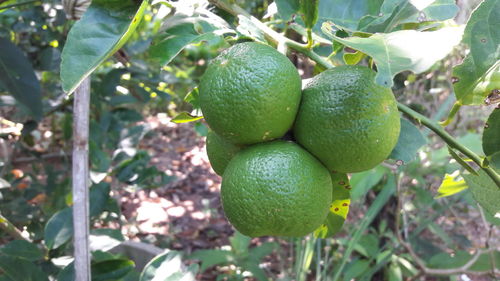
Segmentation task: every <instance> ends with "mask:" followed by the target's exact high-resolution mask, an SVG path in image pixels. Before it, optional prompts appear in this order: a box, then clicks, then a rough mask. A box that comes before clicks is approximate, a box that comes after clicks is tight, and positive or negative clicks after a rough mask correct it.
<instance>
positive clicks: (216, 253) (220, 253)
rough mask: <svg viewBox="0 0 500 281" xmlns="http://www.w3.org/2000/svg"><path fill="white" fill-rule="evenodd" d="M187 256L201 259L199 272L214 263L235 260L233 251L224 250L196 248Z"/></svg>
mask: <svg viewBox="0 0 500 281" xmlns="http://www.w3.org/2000/svg"><path fill="white" fill-rule="evenodd" d="M188 258H189V259H194V260H200V261H201V268H200V272H204V271H205V270H206V269H207V268H209V267H212V266H214V265H219V264H227V263H231V262H234V261H235V260H236V259H235V257H234V255H233V253H232V252H231V251H226V250H198V251H196V252H194V253H192V254H191V255H190V256H189V257H188Z"/></svg>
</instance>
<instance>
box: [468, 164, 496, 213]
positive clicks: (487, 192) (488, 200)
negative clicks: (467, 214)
mask: <svg viewBox="0 0 500 281" xmlns="http://www.w3.org/2000/svg"><path fill="white" fill-rule="evenodd" d="M478 173H479V175H478V176H475V175H463V177H464V179H465V182H466V183H467V185H468V186H469V188H470V190H471V192H472V195H473V196H474V199H476V201H477V202H478V203H479V205H481V207H483V208H484V209H485V210H486V211H487V212H489V213H490V214H491V215H493V216H498V215H500V204H498V202H500V186H497V185H496V184H495V182H493V180H492V179H490V177H488V175H487V174H486V172H484V171H483V170H479V171H478Z"/></svg>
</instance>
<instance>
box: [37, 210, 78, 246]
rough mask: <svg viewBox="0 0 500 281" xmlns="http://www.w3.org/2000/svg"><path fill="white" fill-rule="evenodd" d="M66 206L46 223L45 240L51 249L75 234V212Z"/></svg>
mask: <svg viewBox="0 0 500 281" xmlns="http://www.w3.org/2000/svg"><path fill="white" fill-rule="evenodd" d="M72 210H73V209H72V208H70V207H66V208H64V209H62V210H61V211H59V212H57V213H55V214H54V215H53V216H52V217H51V218H50V219H49V221H48V222H47V224H46V225H45V234H44V240H45V245H46V246H47V248H48V249H49V250H52V249H56V248H58V247H59V246H61V245H62V244H64V243H66V242H68V240H69V239H71V237H72V236H73V216H72V214H73V212H72Z"/></svg>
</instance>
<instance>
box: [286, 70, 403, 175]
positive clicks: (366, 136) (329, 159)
mask: <svg viewBox="0 0 500 281" xmlns="http://www.w3.org/2000/svg"><path fill="white" fill-rule="evenodd" d="M374 77H375V72H374V71H372V70H371V69H369V68H367V67H363V66H340V67H336V68H333V69H329V70H326V71H324V72H323V73H321V74H319V75H317V76H315V77H314V78H313V79H312V80H311V81H310V82H309V83H308V85H306V87H305V89H304V91H303V94H302V95H303V96H302V102H301V105H300V109H299V113H298V115H297V120H296V122H295V126H294V135H295V138H296V139H297V141H298V142H299V143H300V144H301V145H302V146H303V147H305V148H306V149H307V150H308V151H309V152H310V153H312V154H313V155H315V156H316V157H318V159H319V160H321V161H322V162H323V164H325V166H326V167H327V168H328V169H330V170H331V171H337V172H343V173H353V172H360V171H364V170H368V169H371V168H373V167H375V166H376V165H378V164H379V163H380V162H382V161H383V160H384V159H386V158H387V156H389V154H390V153H391V151H392V149H393V148H394V146H395V145H396V143H397V141H398V137H399V130H400V119H399V113H398V109H397V103H396V100H395V98H394V95H393V94H392V91H391V90H390V89H388V88H385V87H382V86H380V85H378V84H376V83H375V81H374Z"/></svg>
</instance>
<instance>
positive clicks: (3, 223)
mask: <svg viewBox="0 0 500 281" xmlns="http://www.w3.org/2000/svg"><path fill="white" fill-rule="evenodd" d="M0 229H2V230H3V231H5V232H6V233H7V234H9V235H10V236H11V237H12V238H14V239H18V240H25V241H28V242H30V243H31V240H30V239H28V238H26V237H24V236H23V233H22V232H21V231H20V230H19V229H17V227H16V226H15V225H14V224H13V223H11V222H10V221H9V220H8V219H7V218H6V217H4V216H3V215H2V214H0Z"/></svg>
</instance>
